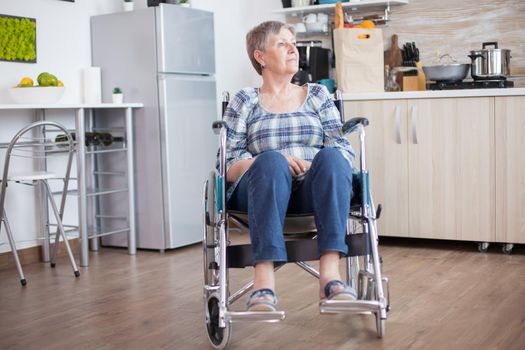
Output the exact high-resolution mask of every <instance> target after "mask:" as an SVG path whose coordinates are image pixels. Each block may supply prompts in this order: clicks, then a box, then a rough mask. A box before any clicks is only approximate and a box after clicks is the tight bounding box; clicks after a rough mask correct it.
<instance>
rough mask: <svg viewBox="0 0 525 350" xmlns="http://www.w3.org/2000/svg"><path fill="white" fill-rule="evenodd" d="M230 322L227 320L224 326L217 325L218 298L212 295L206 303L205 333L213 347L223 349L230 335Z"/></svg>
mask: <svg viewBox="0 0 525 350" xmlns="http://www.w3.org/2000/svg"><path fill="white" fill-rule="evenodd" d="M231 329H232V326H231V323H230V322H227V323H226V327H224V328H221V327H220V326H219V299H218V298H217V297H216V296H215V295H212V296H210V297H209V298H208V301H207V303H206V334H208V339H209V341H210V343H211V345H212V346H213V347H214V348H215V349H224V348H225V347H226V346H227V345H228V342H229V341H230V337H231Z"/></svg>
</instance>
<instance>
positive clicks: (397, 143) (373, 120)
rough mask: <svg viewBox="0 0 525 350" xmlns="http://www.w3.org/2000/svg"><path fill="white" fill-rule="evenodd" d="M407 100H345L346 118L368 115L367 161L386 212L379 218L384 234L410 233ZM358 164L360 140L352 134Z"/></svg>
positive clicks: (372, 183)
mask: <svg viewBox="0 0 525 350" xmlns="http://www.w3.org/2000/svg"><path fill="white" fill-rule="evenodd" d="M406 105H407V102H406V100H382V101H352V102H346V103H345V116H346V120H349V119H350V118H353V117H366V118H368V119H369V121H370V125H369V126H368V127H366V128H365V132H366V161H367V167H368V170H369V173H370V190H371V192H372V196H373V199H374V202H375V204H376V205H377V204H379V203H381V204H382V206H383V212H382V214H381V218H380V220H379V221H378V230H379V234H380V235H382V236H400V237H406V236H408V163H407V159H408V158H407V157H408V154H407V144H406V140H407V134H406V132H407V119H406ZM350 141H351V143H352V147H354V149H355V151H356V161H355V163H354V166H355V167H359V158H358V157H359V142H358V138H357V136H356V135H351V136H350Z"/></svg>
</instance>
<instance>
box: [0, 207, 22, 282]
mask: <svg viewBox="0 0 525 350" xmlns="http://www.w3.org/2000/svg"><path fill="white" fill-rule="evenodd" d="M2 221H3V222H4V223H5V230H6V232H7V238H8V239H9V245H10V246H11V251H12V252H13V256H14V258H15V264H16V269H17V270H18V275H19V276H20V283H21V284H22V286H25V285H26V284H27V281H26V278H25V276H24V271H23V270H22V265H21V264H20V259H19V258H18V252H17V250H16V245H15V240H14V239H13V234H12V233H11V227H10V226H9V221H8V220H7V214H6V212H5V209H4V211H3V216H2Z"/></svg>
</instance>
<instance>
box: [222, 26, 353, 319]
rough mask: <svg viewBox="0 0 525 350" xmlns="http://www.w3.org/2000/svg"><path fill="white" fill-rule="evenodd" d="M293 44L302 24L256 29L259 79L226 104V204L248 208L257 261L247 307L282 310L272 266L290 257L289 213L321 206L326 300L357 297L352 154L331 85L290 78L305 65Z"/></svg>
mask: <svg viewBox="0 0 525 350" xmlns="http://www.w3.org/2000/svg"><path fill="white" fill-rule="evenodd" d="M295 44H296V43H295V31H294V30H293V27H291V26H289V25H287V24H285V23H281V22H275V21H269V22H264V23H261V24H260V25H258V26H256V27H255V28H253V29H252V30H251V31H250V32H249V33H248V34H247V36H246V46H247V50H248V56H249V57H250V60H251V62H252V64H253V67H254V68H255V70H256V71H257V73H258V74H259V75H261V76H262V79H263V83H262V86H261V87H260V88H245V89H242V90H241V91H239V92H238V93H237V94H236V95H235V97H234V98H233V99H232V101H231V102H230V104H229V105H228V107H227V109H226V111H225V117H224V120H225V122H226V123H227V127H228V132H227V135H228V136H227V155H226V157H227V182H228V196H227V198H228V207H229V208H230V209H235V210H242V211H247V212H248V221H249V226H250V238H251V242H252V249H253V250H252V253H253V261H254V264H255V278H254V290H253V292H252V293H251V295H250V297H249V300H248V303H247V306H248V310H250V311H275V310H276V303H277V298H276V295H275V279H274V263H276V262H277V263H279V262H286V260H287V256H286V249H285V244H284V237H283V225H284V218H285V215H286V213H287V212H289V213H314V216H315V222H316V226H317V231H318V249H319V254H320V281H319V284H320V290H319V296H320V298H328V299H355V291H354V290H353V289H351V288H350V287H348V286H347V285H346V284H345V283H344V282H342V281H341V275H340V273H339V259H340V254H341V253H344V252H346V251H347V246H346V244H345V233H346V221H347V217H348V213H349V206H350V197H351V189H352V162H353V159H354V152H353V150H352V148H351V147H350V144H349V142H348V141H347V140H346V139H345V138H344V137H343V135H342V131H341V121H340V117H339V112H338V110H337V108H336V107H335V105H334V103H333V101H332V98H331V96H330V95H329V93H328V91H327V89H326V88H325V87H324V86H322V85H317V84H306V85H303V86H297V85H294V84H292V83H291V82H290V81H291V80H292V77H293V75H294V74H295V73H296V72H297V70H298V61H299V54H298V51H297V48H296V45H295Z"/></svg>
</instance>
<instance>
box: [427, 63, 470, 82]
mask: <svg viewBox="0 0 525 350" xmlns="http://www.w3.org/2000/svg"><path fill="white" fill-rule="evenodd" d="M469 68H470V64H468V63H453V64H444V65H436V66H424V67H423V71H424V72H425V75H426V77H427V80H433V81H449V82H452V81H461V80H463V79H465V77H466V76H467V74H468V70H469Z"/></svg>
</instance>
